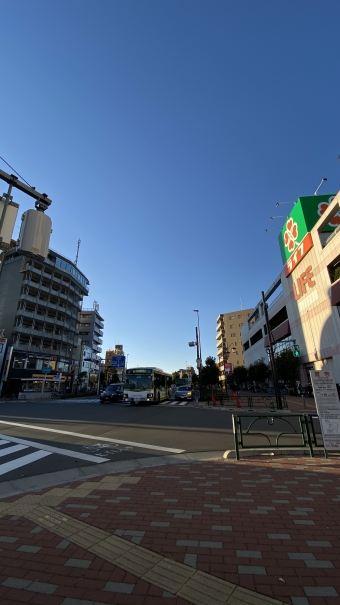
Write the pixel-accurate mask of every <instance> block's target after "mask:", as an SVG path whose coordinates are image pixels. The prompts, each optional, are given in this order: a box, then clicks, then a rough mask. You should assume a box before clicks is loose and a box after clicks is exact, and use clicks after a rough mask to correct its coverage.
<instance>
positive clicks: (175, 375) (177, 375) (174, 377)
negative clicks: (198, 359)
mask: <svg viewBox="0 0 340 605" xmlns="http://www.w3.org/2000/svg"><path fill="white" fill-rule="evenodd" d="M178 379H179V372H173V373H172V382H177V380H178Z"/></svg>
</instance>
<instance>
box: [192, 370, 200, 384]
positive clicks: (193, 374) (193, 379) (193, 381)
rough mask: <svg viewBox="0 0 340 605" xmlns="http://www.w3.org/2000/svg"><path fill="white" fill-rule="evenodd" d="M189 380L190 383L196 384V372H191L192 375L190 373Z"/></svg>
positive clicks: (197, 379) (197, 380)
mask: <svg viewBox="0 0 340 605" xmlns="http://www.w3.org/2000/svg"><path fill="white" fill-rule="evenodd" d="M191 382H192V384H198V382H199V378H198V376H197V374H196V372H193V373H192V375H191Z"/></svg>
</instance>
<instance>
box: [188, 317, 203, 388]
mask: <svg viewBox="0 0 340 605" xmlns="http://www.w3.org/2000/svg"><path fill="white" fill-rule="evenodd" d="M193 311H194V313H197V327H196V340H195V341H191V342H189V343H188V345H189V347H195V346H196V355H197V358H196V364H197V370H198V377H199V385H200V397H202V375H201V369H202V349H201V331H200V316H199V310H198V309H194V310H193Z"/></svg>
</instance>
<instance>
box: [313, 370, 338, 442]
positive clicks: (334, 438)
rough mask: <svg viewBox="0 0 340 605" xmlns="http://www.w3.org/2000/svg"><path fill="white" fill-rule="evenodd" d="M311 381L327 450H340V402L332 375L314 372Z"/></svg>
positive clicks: (326, 372)
mask: <svg viewBox="0 0 340 605" xmlns="http://www.w3.org/2000/svg"><path fill="white" fill-rule="evenodd" d="M311 379H312V385H313V391H314V397H315V404H316V409H317V412H318V416H319V421H320V426H321V432H322V437H323V443H324V448H325V450H340V401H339V397H338V392H337V388H336V384H335V382H334V378H333V375H332V373H331V372H330V371H329V370H328V371H327V370H312V371H311Z"/></svg>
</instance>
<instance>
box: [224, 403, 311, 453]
mask: <svg viewBox="0 0 340 605" xmlns="http://www.w3.org/2000/svg"><path fill="white" fill-rule="evenodd" d="M310 417H311V415H308V414H287V413H284V414H277V413H275V416H273V415H272V414H270V413H269V412H263V413H258V414H257V415H256V416H254V414H252V413H247V412H246V413H243V414H233V415H232V421H233V432H234V442H235V454H236V459H237V460H239V459H240V449H261V450H262V449H270V450H275V449H292V448H294V449H295V448H299V449H306V448H308V449H309V455H310V456H311V457H312V458H313V457H314V452H313V444H314V446H316V447H318V443H317V438H316V433H315V429H314V427H313V421H312V418H310ZM243 418H246V419H248V420H251V422H250V424H248V426H247V427H245V426H244V425H242V419H243ZM293 419H297V422H295V423H294V421H293ZM261 421H262V423H263V422H264V423H265V424H267V425H268V427H269V429H270V430H269V434H268V432H267V433H265V432H263V431H259V430H254V425H256V424H257V423H260V422H261ZM276 423H277V424H278V425H279V428H278V429H277V432H276V433H275V430H273V428H274V426H275V424H276ZM282 423H283V425H284V428H286V429H288V430H282V428H283V426H282ZM294 424H295V426H294ZM257 428H260V427H258V426H256V429H257ZM311 431H312V435H311ZM297 436H299V437H300V438H301V442H300V443H299V444H298V445H296V440H295V442H294V443H293V444H292V443H290V444H282V439H283V438H286V439H287V437H288V438H289V437H297ZM252 437H263V439H264V445H258V439H257V440H256V442H255V443H254V440H253V442H251V438H252ZM245 439H246V440H247V444H246V443H245ZM280 440H281V443H279V441H280Z"/></svg>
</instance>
